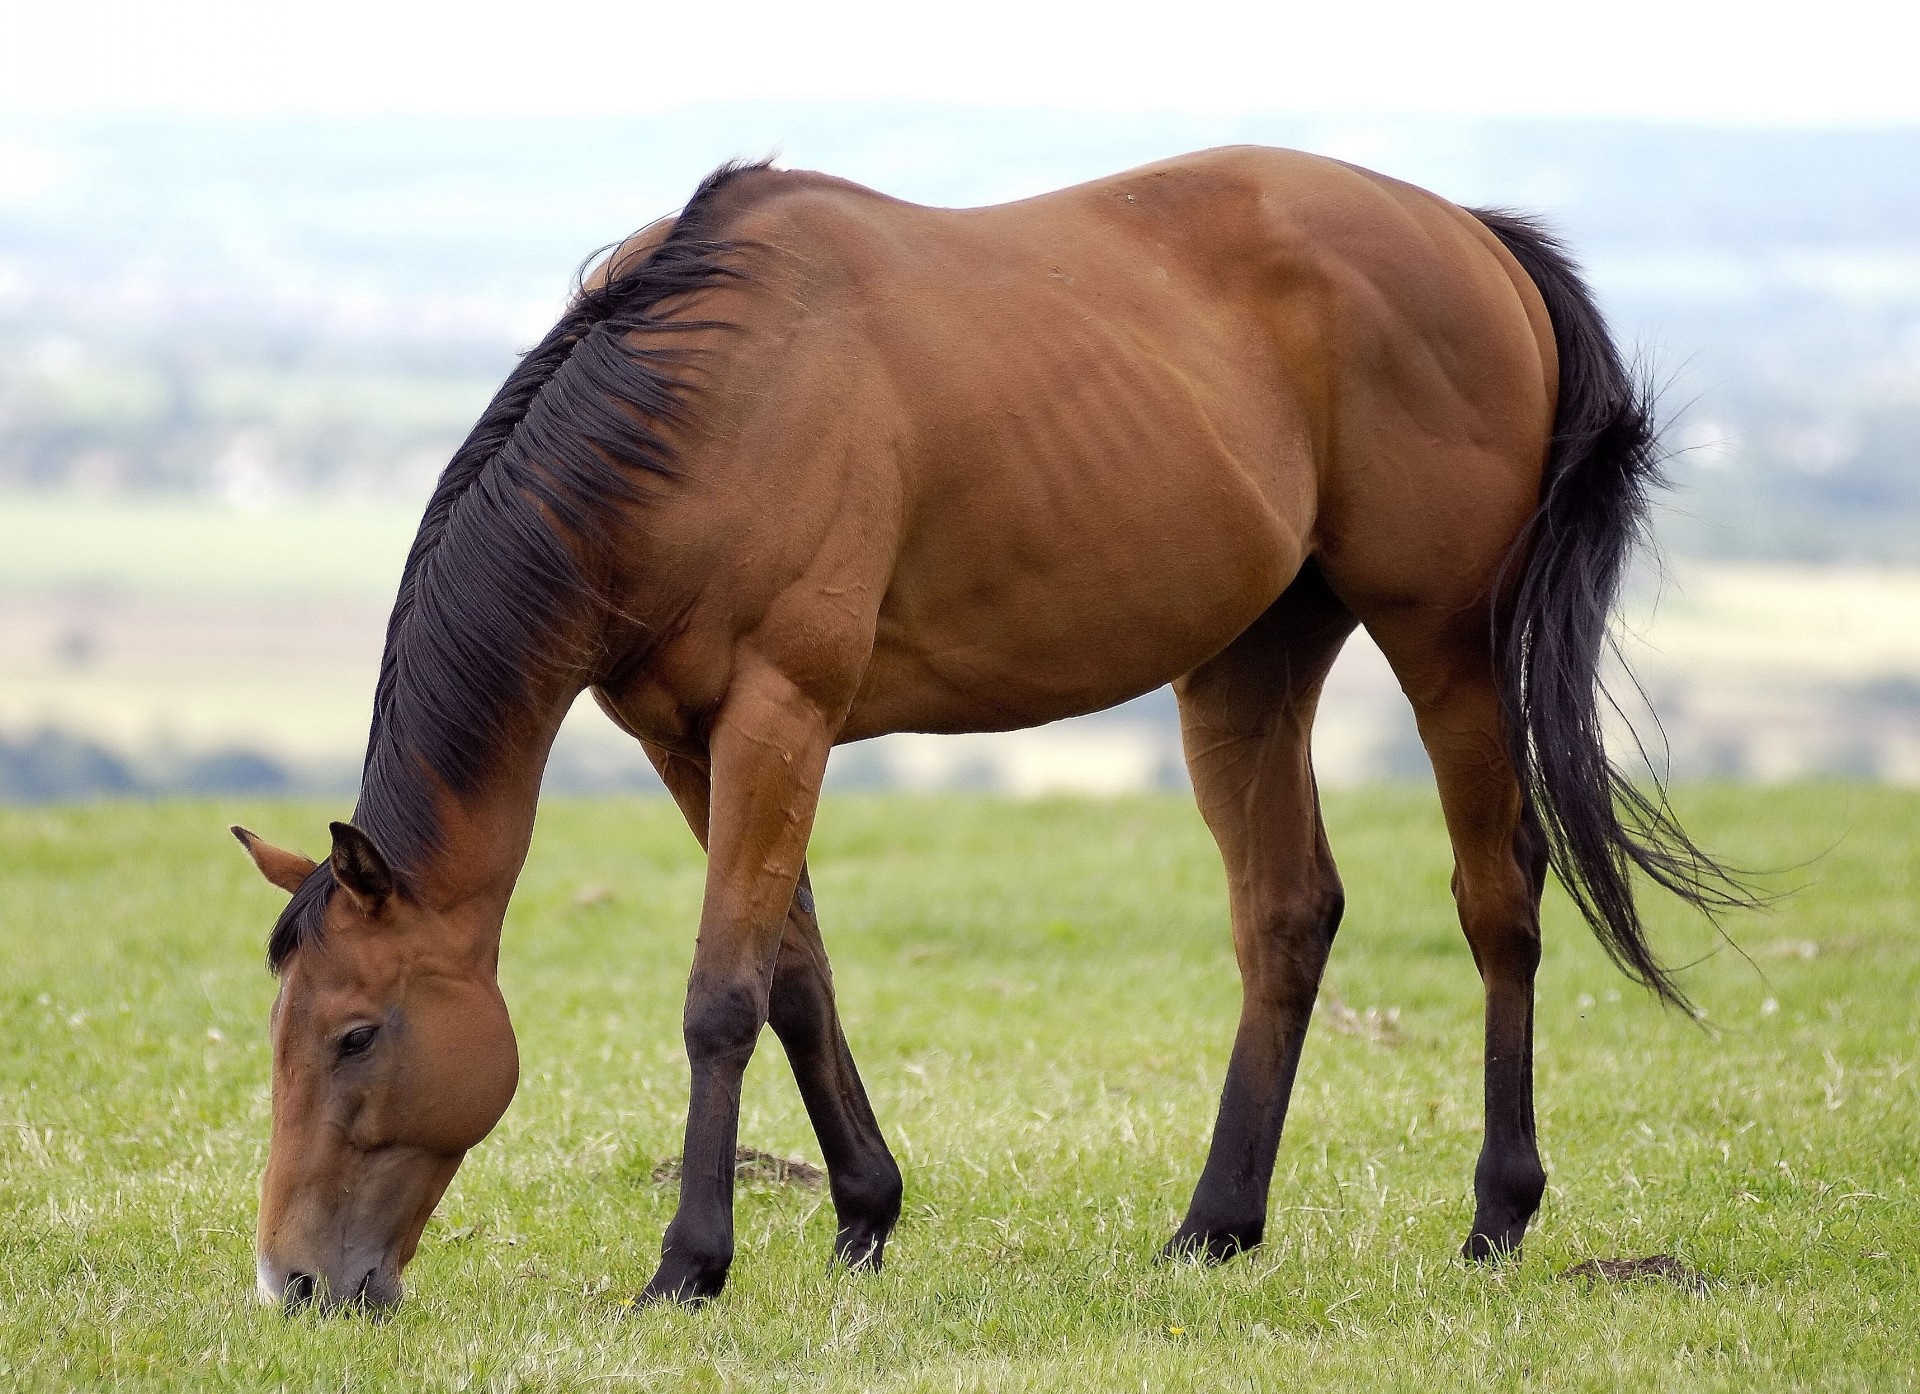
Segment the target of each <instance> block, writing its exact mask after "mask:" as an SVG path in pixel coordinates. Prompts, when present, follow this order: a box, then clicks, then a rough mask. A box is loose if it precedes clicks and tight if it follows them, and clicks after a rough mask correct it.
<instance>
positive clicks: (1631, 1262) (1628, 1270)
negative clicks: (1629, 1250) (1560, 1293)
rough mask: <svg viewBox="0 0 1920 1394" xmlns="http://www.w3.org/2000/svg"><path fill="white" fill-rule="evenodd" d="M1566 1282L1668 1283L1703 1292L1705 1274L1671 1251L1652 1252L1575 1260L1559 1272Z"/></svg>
mask: <svg viewBox="0 0 1920 1394" xmlns="http://www.w3.org/2000/svg"><path fill="white" fill-rule="evenodd" d="M1560 1276H1561V1277H1562V1278H1564V1279H1565V1280H1566V1281H1568V1282H1570V1283H1582V1282H1583V1283H1586V1284H1587V1285H1588V1286H1589V1287H1591V1286H1592V1285H1593V1284H1595V1283H1672V1284H1673V1285H1674V1286H1675V1287H1677V1288H1684V1289H1685V1290H1686V1291H1688V1292H1705V1291H1706V1290H1707V1287H1708V1283H1707V1278H1706V1275H1705V1274H1704V1273H1701V1272H1700V1271H1699V1270H1698V1269H1694V1268H1689V1267H1687V1265H1686V1264H1684V1263H1682V1262H1680V1260H1679V1259H1677V1258H1675V1257H1674V1256H1673V1255H1672V1254H1653V1255H1650V1256H1649V1257H1647V1258H1590V1259H1588V1260H1586V1262H1584V1263H1576V1264H1574V1265H1573V1267H1571V1268H1569V1269H1567V1270H1566V1271H1565V1272H1563V1273H1562V1274H1561V1275H1560Z"/></svg>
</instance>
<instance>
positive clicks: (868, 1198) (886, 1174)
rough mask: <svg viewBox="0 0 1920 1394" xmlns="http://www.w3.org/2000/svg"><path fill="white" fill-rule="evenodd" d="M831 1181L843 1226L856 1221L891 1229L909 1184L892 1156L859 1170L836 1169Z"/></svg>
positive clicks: (836, 1206) (835, 1211)
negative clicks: (903, 1180)
mask: <svg viewBox="0 0 1920 1394" xmlns="http://www.w3.org/2000/svg"><path fill="white" fill-rule="evenodd" d="M830 1184H831V1189H832V1191H833V1211H834V1214H835V1215H837V1216H838V1217H839V1220H840V1225H841V1228H843V1229H844V1228H846V1227H848V1226H849V1225H853V1224H872V1225H876V1226H877V1227H879V1228H880V1229H882V1230H888V1229H892V1228H893V1223H894V1221H895V1220H898V1219H899V1218H900V1202H901V1200H902V1199H903V1198H904V1196H905V1194H906V1187H905V1184H904V1183H903V1182H902V1180H901V1178H900V1168H899V1166H898V1165H897V1164H895V1162H894V1160H893V1158H892V1157H889V1156H884V1155H883V1156H881V1157H879V1158H876V1159H875V1160H873V1161H872V1162H869V1163H867V1164H866V1165H864V1166H862V1167H861V1168H860V1169H859V1170H857V1171H855V1170H852V1169H851V1168H847V1169H842V1170H840V1171H837V1172H835V1173H833V1176H832V1179H831V1183H830Z"/></svg>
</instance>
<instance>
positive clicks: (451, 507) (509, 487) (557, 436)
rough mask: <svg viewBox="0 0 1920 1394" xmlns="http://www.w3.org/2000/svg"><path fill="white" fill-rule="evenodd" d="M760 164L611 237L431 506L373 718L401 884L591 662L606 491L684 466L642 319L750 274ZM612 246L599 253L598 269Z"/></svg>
mask: <svg viewBox="0 0 1920 1394" xmlns="http://www.w3.org/2000/svg"><path fill="white" fill-rule="evenodd" d="M766 167H767V166H766V163H765V162H760V163H756V164H746V163H740V162H731V163H728V164H725V165H722V166H721V167H720V168H719V169H717V170H715V171H714V172H713V173H712V174H710V175H708V176H707V177H706V179H704V180H703V181H701V183H700V186H699V188H698V189H696V190H695V191H694V194H693V197H692V198H691V199H689V200H688V201H687V205H686V207H685V208H684V209H683V210H682V211H681V214H680V218H679V221H678V222H677V223H675V225H674V227H673V230H672V231H671V232H669V233H668V234H667V236H666V238H665V239H664V240H663V241H662V242H661V243H660V245H659V246H657V247H656V248H654V249H653V251H652V252H651V253H650V254H648V255H646V256H645V257H643V258H641V259H639V260H638V261H635V262H633V263H632V264H630V265H623V264H621V263H622V260H623V259H622V258H621V256H620V253H619V251H618V250H617V244H616V247H615V248H613V249H603V252H606V253H607V254H608V260H607V261H606V263H605V267H606V276H605V279H604V282H603V284H600V285H597V286H589V285H587V284H586V278H585V267H583V268H582V276H581V277H580V281H579V285H578V289H577V293H576V295H575V297H574V300H573V302H572V304H571V305H569V306H568V308H567V311H566V313H564V314H563V315H562V316H561V317H560V320H559V322H558V323H556V324H555V325H554V326H553V328H552V329H550V330H549V331H548V332H547V335H546V337H545V338H543V339H542V340H541V341H540V343H539V344H538V345H536V346H535V347H534V348H533V349H531V350H530V351H529V352H528V353H527V354H526V355H525V356H524V357H522V359H521V360H520V362H519V364H518V366H516V367H515V368H514V370H513V372H512V373H510V374H509V375H508V377H507V380H506V382H505V383H503V384H502V385H501V387H500V390H499V391H498V392H497V393H495V394H494V398H493V401H492V402H491V403H490V404H489V405H488V406H487V409H486V411H485V412H483V413H482V414H481V416H480V420H479V421H478V423H477V424H475V426H474V428H473V430H472V432H470V433H469V434H468V436H467V439H466V441H465V443H464V444H462V445H461V446H460V448H459V449H458V450H457V451H455V452H454V455H453V458H452V460H451V461H450V462H449V463H448V465H447V468H446V470H445V472H444V473H442V474H441V476H440V482H439V484H438V485H436V486H435V488H434V491H433V497H432V499H431V500H430V501H429V502H428V504H427V509H426V513H425V515H424V516H423V517H422V518H421V520H420V530H419V532H418V533H417V534H416V535H415V537H414V540H413V547H412V549H411V550H410V551H409V552H408V554H407V564H406V568H405V570H404V571H403V572H402V573H401V578H400V590H399V594H398V596H397V597H396V599H395V600H394V606H393V613H392V615H391V617H390V618H389V619H388V621H387V641H386V649H385V651H384V653H383V654H382V656H381V660H380V676H379V680H378V681H377V683H376V684H375V687H374V698H373V723H372V728H371V730H370V731H369V733H368V738H367V756H366V763H365V765H364V767H363V769H362V771H361V779H360V797H359V802H358V806H357V807H356V808H355V810H354V816H353V821H354V822H355V824H356V825H358V826H359V827H360V829H361V830H362V831H364V832H365V833H367V835H368V836H370V837H371V838H372V839H373V841H374V844H375V845H376V846H377V847H378V848H379V849H380V851H381V853H382V854H383V855H384V856H385V857H386V858H387V860H388V862H389V863H390V865H391V866H392V868H393V870H394V872H395V875H396V876H397V878H398V879H399V882H400V885H401V887H402V889H403V890H404V889H405V888H406V887H407V885H408V882H409V878H410V876H411V875H412V874H413V873H414V872H415V871H417V869H418V868H419V867H420V866H421V864H422V863H423V861H424V859H425V858H426V857H428V856H429V855H430V854H431V853H433V852H434V851H436V850H437V849H438V847H439V843H440V832H441V829H440V820H439V810H438V806H437V802H436V797H437V793H438V791H439V789H440V788H444V789H445V790H447V791H448V792H451V793H453V794H455V795H460V794H468V793H471V792H473V791H474V790H475V789H477V788H478V787H479V784H480V781H481V780H482V779H483V778H484V777H485V775H486V772H487V769H488V768H489V764H490V755H491V752H493V751H494V750H495V749H497V748H498V746H499V744H500V743H501V742H502V741H503V740H508V739H511V738H512V737H513V735H514V734H515V733H514V731H513V730H512V723H513V721H514V718H515V715H516V713H518V712H520V711H522V710H524V708H525V705H526V702H527V701H528V699H529V695H530V693H529V675H530V674H533V673H535V672H538V671H540V670H542V669H547V670H549V671H550V670H552V669H553V668H555V667H558V666H578V665H580V664H582V663H585V662H590V661H591V657H592V656H591V655H590V654H585V653H582V652H580V651H578V650H577V649H576V650H574V651H571V652H566V653H556V652H555V648H556V642H557V641H563V640H564V639H565V637H566V636H568V635H570V634H574V633H576V632H577V629H578V619H579V613H580V603H581V601H582V600H583V599H586V600H589V601H591V600H593V599H594V597H595V591H594V588H593V586H592V583H591V581H590V579H589V577H588V576H587V574H586V572H585V570H584V569H583V567H582V564H581V560H580V556H579V552H580V550H581V549H585V548H590V547H591V545H592V544H593V542H594V541H595V540H596V539H597V538H599V537H601V536H602V535H603V534H604V531H605V524H606V516H607V509H606V507H605V505H606V504H607V502H608V501H609V500H620V501H628V500H636V499H638V498H640V497H642V495H643V490H644V483H643V481H644V480H645V479H646V478H647V477H648V476H653V477H664V478H672V477H674V475H675V473H676V469H675V462H674V459H673V452H672V450H671V448H670V446H669V444H668V442H667V439H666V437H665V435H664V434H663V428H665V427H669V426H674V425H680V424H683V423H684V422H685V421H686V419H687V415H688V406H687V402H686V384H685V383H684V381H683V380H682V379H681V378H680V377H679V376H677V375H676V373H675V371H674V370H675V369H676V368H677V367H678V366H679V365H680V364H681V363H683V362H684V361H685V358H686V354H685V352H684V350H680V349H676V348H674V347H672V346H662V345H658V344H653V345H649V344H648V343H647V342H646V334H647V331H650V330H659V329H663V328H674V329H682V330H684V329H689V328H700V327H709V326H710V324H711V322H710V321H699V320H684V319H682V320H674V319H672V318H670V317H668V316H667V315H665V314H663V313H662V306H663V305H664V304H665V302H668V301H673V300H678V299H680V298H681V297H685V296H690V295H694V294H696V293H698V292H700V291H703V290H708V289H711V288H712V287H714V286H716V285H719V284H721V283H723V282H725V281H727V280H730V279H734V278H737V277H739V276H740V275H741V272H740V271H739V270H738V268H737V267H736V266H735V265H734V264H733V262H732V260H731V259H730V254H731V253H733V252H735V251H737V250H738V249H739V248H738V245H737V244H736V243H733V242H729V241H727V240H725V239H723V238H721V237H720V236H719V235H718V224H719V222H720V219H719V217H718V215H717V213H716V208H715V204H716V201H717V200H718V197H719V195H720V194H721V192H722V191H723V190H725V189H727V188H728V187H729V186H731V185H733V184H734V182H735V181H736V180H739V179H740V178H741V177H742V176H744V175H748V174H752V173H756V172H758V171H760V170H763V169H765V168H766ZM600 255H601V253H595V255H594V256H593V257H589V258H588V264H589V265H590V264H592V263H593V262H594V261H595V260H596V259H597V258H598V257H599V256H600ZM333 885H334V882H333V874H332V872H331V870H330V869H329V868H328V865H327V863H326V862H324V861H323V862H322V863H321V864H320V867H319V868H318V869H317V870H316V871H315V872H314V873H313V874H312V875H311V876H309V877H308V878H307V879H306V881H305V882H304V883H302V885H301V886H300V888H299V890H297V891H296V892H295V893H294V896H293V899H292V900H291V901H290V902H288V904H287V907H286V909H285V910H284V911H283V912H282V913H281V915H280V918H279V920H278V922H276V923H275V925H274V927H273V933H272V935H271V936H270V937H269V939H268V942H267V966H268V967H269V968H270V969H271V970H273V971H274V972H278V971H279V970H280V967H281V965H282V964H284V963H285V962H286V959H287V956H288V955H289V954H291V953H292V952H293V951H294V950H295V949H296V948H298V947H300V945H301V944H303V943H306V942H307V941H309V940H311V939H313V938H315V937H317V935H318V934H319V932H320V925H321V918H322V914H323V912H324V910H325V907H326V903H327V900H328V898H329V897H330V896H331V894H332V892H333Z"/></svg>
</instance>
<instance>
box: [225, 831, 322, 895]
mask: <svg viewBox="0 0 1920 1394" xmlns="http://www.w3.org/2000/svg"><path fill="white" fill-rule="evenodd" d="M232 831H233V835H234V836H235V837H237V838H239V839H240V845H241V846H242V847H244V848H246V849H247V855H248V856H249V857H252V858H253V864H254V865H255V866H257V867H258V868H260V874H261V875H262V876H264V877H266V878H267V880H268V881H270V882H272V883H273V884H274V885H276V886H278V887H279V888H280V889H281V890H283V891H285V892H286V893H287V894H288V895H292V894H293V893H294V892H295V891H297V890H299V889H300V883H301V882H302V881H304V880H306V879H307V878H308V877H309V876H311V875H313V868H314V863H313V861H312V859H311V858H308V857H303V856H301V855H300V854H299V853H298V852H289V851H287V850H286V849H285V848H283V847H275V846H274V845H273V844H272V843H271V842H266V841H263V840H262V839H260V838H258V837H255V836H254V835H253V834H252V833H250V832H248V831H247V830H246V829H245V828H243V827H241V826H240V825H239V824H237V823H236V824H235V825H234V827H233V830H232Z"/></svg>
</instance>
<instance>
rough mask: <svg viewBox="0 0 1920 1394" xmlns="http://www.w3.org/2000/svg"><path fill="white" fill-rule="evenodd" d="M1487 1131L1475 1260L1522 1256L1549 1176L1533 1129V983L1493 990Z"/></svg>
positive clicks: (1466, 1247) (1477, 1197)
mask: <svg viewBox="0 0 1920 1394" xmlns="http://www.w3.org/2000/svg"><path fill="white" fill-rule="evenodd" d="M1486 1091H1487V1093H1486V1105H1487V1132H1486V1138H1485V1140H1484V1142H1483V1143H1482V1144H1481V1148H1480V1161H1479V1163H1478V1164H1477V1165H1476V1166H1475V1167H1474V1171H1473V1197H1474V1209H1473V1229H1472V1230H1471V1231H1470V1232H1469V1233H1468V1235H1467V1241H1466V1243H1465V1244H1463V1245H1462V1246H1461V1252H1462V1253H1463V1254H1465V1255H1466V1256H1467V1257H1468V1258H1470V1259H1482V1260H1487V1259H1497V1258H1500V1257H1503V1256H1506V1255H1509V1254H1517V1253H1518V1252H1519V1250H1520V1241H1521V1239H1522V1237H1524V1235H1525V1234H1526V1231H1527V1224H1528V1222H1529V1221H1531V1220H1532V1219H1533V1215H1534V1212H1535V1211H1536V1210H1538V1209H1539V1208H1540V1197H1541V1195H1542V1194H1543V1193H1544V1192H1545V1191H1546V1187H1547V1173H1546V1170H1545V1169H1544V1168H1543V1167H1542V1166H1541V1164H1540V1148H1539V1144H1538V1143H1537V1142H1536V1141H1535V1138H1534V1131H1533V980H1532V974H1531V973H1528V974H1527V975H1526V980H1525V984H1524V986H1522V985H1521V984H1520V983H1519V982H1510V983H1501V984H1498V985H1496V984H1493V983H1489V985H1488V989H1487V1061H1486Z"/></svg>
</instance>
